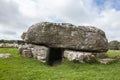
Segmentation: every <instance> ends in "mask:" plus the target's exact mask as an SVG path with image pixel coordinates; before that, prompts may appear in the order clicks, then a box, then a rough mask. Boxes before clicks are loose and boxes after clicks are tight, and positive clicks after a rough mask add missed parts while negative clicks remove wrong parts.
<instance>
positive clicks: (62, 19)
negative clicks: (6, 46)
mask: <svg viewBox="0 0 120 80" xmlns="http://www.w3.org/2000/svg"><path fill="white" fill-rule="evenodd" d="M46 21H47V22H57V23H72V24H74V25H81V26H83V25H84V26H95V27H97V28H99V29H101V30H103V31H105V33H106V37H107V38H108V41H112V40H118V41H120V0H0V39H8V40H11V39H12V40H18V39H19V40H20V39H21V34H22V33H23V32H26V31H27V30H28V28H29V27H30V26H31V25H33V24H35V23H39V22H46Z"/></svg>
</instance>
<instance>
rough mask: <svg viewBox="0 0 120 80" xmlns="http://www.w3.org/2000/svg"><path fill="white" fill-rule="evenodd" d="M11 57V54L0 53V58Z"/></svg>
mask: <svg viewBox="0 0 120 80" xmlns="http://www.w3.org/2000/svg"><path fill="white" fill-rule="evenodd" d="M10 56H11V54H9V53H7V54H3V53H0V58H9V57H10Z"/></svg>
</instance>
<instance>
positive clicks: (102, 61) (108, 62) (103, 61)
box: [99, 58, 116, 64]
mask: <svg viewBox="0 0 120 80" xmlns="http://www.w3.org/2000/svg"><path fill="white" fill-rule="evenodd" d="M115 61H116V59H111V58H105V59H100V60H99V62H100V63H101V64H110V63H113V62H115Z"/></svg>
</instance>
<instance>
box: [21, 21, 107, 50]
mask: <svg viewBox="0 0 120 80" xmlns="http://www.w3.org/2000/svg"><path fill="white" fill-rule="evenodd" d="M22 38H23V40H24V41H25V42H27V43H32V44H39V45H40V44H43V45H46V46H48V47H55V48H67V49H76V50H81V51H97V52H106V51H107V50H108V41H107V39H106V36H105V33H104V32H103V31H102V30H100V29H97V28H95V27H89V26H75V25H72V24H69V23H50V22H42V23H37V24H35V25H32V26H31V27H30V28H29V29H28V31H27V32H26V33H24V34H23V36H22Z"/></svg>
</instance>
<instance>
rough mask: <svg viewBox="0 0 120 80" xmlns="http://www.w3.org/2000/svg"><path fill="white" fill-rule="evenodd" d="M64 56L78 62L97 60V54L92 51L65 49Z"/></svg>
mask: <svg viewBox="0 0 120 80" xmlns="http://www.w3.org/2000/svg"><path fill="white" fill-rule="evenodd" d="M64 57H65V58H67V59H68V60H69V61H76V62H80V63H84V62H89V63H91V62H96V58H95V56H94V55H93V54H92V53H90V52H81V51H72V50H65V51H64Z"/></svg>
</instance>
